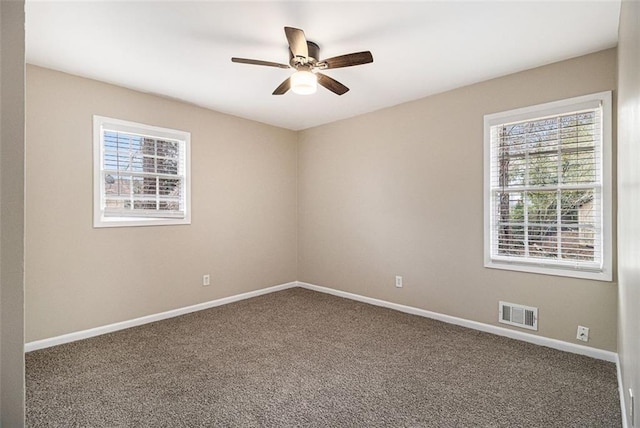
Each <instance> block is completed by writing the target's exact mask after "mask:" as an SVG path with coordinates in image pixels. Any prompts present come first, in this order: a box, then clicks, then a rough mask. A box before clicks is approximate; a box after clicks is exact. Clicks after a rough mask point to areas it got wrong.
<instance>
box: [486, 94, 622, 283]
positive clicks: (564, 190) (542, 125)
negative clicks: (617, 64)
mask: <svg viewBox="0 0 640 428" xmlns="http://www.w3.org/2000/svg"><path fill="white" fill-rule="evenodd" d="M484 133H485V136H484V139H485V160H484V164H485V165H484V167H485V178H484V188H485V266H486V267H490V268H499V269H509V270H518V271H525V272H535V273H543V274H551V275H561V276H572V277H578V278H589V279H597V280H603V281H611V279H612V265H611V258H612V257H611V256H612V255H611V251H612V230H611V93H610V92H603V93H598V94H593V95H587V96H583V97H577V98H572V99H568V100H563V101H557V102H552V103H548V104H543V105H538V106H533V107H527V108H523V109H518V110H512V111H508V112H502V113H496V114H490V115H487V116H485V118H484Z"/></svg>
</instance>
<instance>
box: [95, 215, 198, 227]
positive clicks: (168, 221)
mask: <svg viewBox="0 0 640 428" xmlns="http://www.w3.org/2000/svg"><path fill="white" fill-rule="evenodd" d="M187 224H191V218H188V217H187V218H153V217H152V218H140V217H99V218H96V219H94V221H93V227H94V229H101V228H105V227H144V226H176V225H187Z"/></svg>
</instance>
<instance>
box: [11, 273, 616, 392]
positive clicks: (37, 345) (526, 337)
mask: <svg viewBox="0 0 640 428" xmlns="http://www.w3.org/2000/svg"><path fill="white" fill-rule="evenodd" d="M293 287H301V288H306V289H308V290H313V291H318V292H321V293H326V294H332V295H334V296H338V297H344V298H346V299H351V300H356V301H359V302H363V303H368V304H371V305H375V306H381V307H385V308H389V309H393V310H396V311H400V312H404V313H408V314H412V315H418V316H422V317H425V318H431V319H435V320H438V321H443V322H446V323H449V324H455V325H459V326H462V327H467V328H471V329H474V330H479V331H484V332H486V333H492V334H496V335H498V336H505V337H509V338H511V339H516V340H522V341H524V342H529V343H533V344H535V345H540V346H547V347H549V348H553V349H558V350H560V351H566V352H571V353H574V354H580V355H586V356H588V357H592V358H596V359H599V360H605V361H609V362H612V363H616V364H617V365H618V370H620V365H619V362H618V354H616V353H615V352H611V351H605V350H602V349H597V348H591V347H588V346H583V345H577V344H573V343H569V342H563V341H561V340H557V339H551V338H548V337H544V336H538V335H534V334H530V333H524V332H520V331H515V330H510V329H507V328H504V327H498V326H494V325H490V324H484V323H481V322H477V321H471V320H467V319H464V318H458V317H454V316H451V315H445V314H441V313H438V312H432V311H427V310H425V309H420V308H416V307H413V306H406V305H401V304H398V303H392V302H388V301H385V300H380V299H375V298H372V297H366V296H362V295H359V294H354V293H348V292H346V291H341V290H336V289H333V288H328V287H322V286H319V285H315V284H310V283H306V282H301V281H293V282H289V283H285V284H280V285H275V286H272V287H267V288H262V289H260V290H255V291H249V292H246V293H241V294H236V295H233V296H229V297H223V298H220V299H216V300H211V301H208V302H204V303H198V304H196V305H191V306H186V307H183V308H178V309H172V310H169V311H166V312H161V313H158V314H153V315H147V316H143V317H140V318H134V319H132V320H127V321H121V322H117V323H114V324H108V325H105V326H101V327H95V328H91V329H88V330H81V331H77V332H73V333H68V334H63V335H61V336H56V337H51V338H48V339H41V340H35V341H32V342H28V343H25V347H24V348H25V352H31V351H36V350H38V349H44V348H49V347H51V346H56V345H62V344H64V343H70V342H75V341H77V340H82V339H88V338H90V337H95V336H99V335H101V334H107V333H112V332H114V331H118V330H124V329H126V328H131V327H136V326H139V325H143V324H148V323H151V322H155V321H161V320H164V319H167V318H173V317H177V316H180V315H185V314H188V313H191V312H196V311H201V310H203V309H209V308H213V307H216V306H221V305H226V304H228V303H233V302H237V301H240V300H245V299H250V298H252V297H257V296H261V295H263V294H268V293H273V292H276V291H281V290H286V289H288V288H293ZM619 382H620V380H619ZM621 394H623V392H621ZM621 403H623V401H622V400H621Z"/></svg>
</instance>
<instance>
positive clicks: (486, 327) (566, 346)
mask: <svg viewBox="0 0 640 428" xmlns="http://www.w3.org/2000/svg"><path fill="white" fill-rule="evenodd" d="M298 286H299V287H302V288H306V289H308V290H313V291H319V292H321V293H327V294H332V295H334V296H338V297H344V298H347V299H351V300H356V301H359V302H363V303H369V304H371V305H375V306H382V307H385V308H389V309H394V310H396V311H400V312H405V313H407V314H412V315H418V316H421V317H425V318H431V319H435V320H438V321H443V322H446V323H449V324H455V325H459V326H462V327H467V328H471V329H474V330H479V331H483V332H486V333H492V334H496V335H498V336H505V337H509V338H511V339H516V340H521V341H523V342H529V343H533V344H535V345H540V346H546V347H549V348H553V349H558V350H560V351H566V352H571V353H573V354H579V355H585V356H588V357H591V358H596V359H598V360H604V361H609V362H612V363H615V362H616V361H617V358H618V354H616V353H615V352H611V351H605V350H603V349H597V348H591V347H589V346H583V345H577V344H573V343H569V342H564V341H562V340H557V339H552V338H549V337H544V336H538V335H535V334H531V333H524V332H520V331H515V330H510V329H507V328H504V327H498V326H494V325H490V324H484V323H481V322H477V321H471V320H467V319H464V318H458V317H454V316H451V315H445V314H441V313H438V312H432V311H427V310H425V309H420V308H415V307H413V306H405V305H401V304H398V303H392V302H387V301H386V300H380V299H374V298H372V297H366V296H361V295H359V294H353V293H348V292H346V291H341V290H336V289H333V288H328V287H322V286H319V285H314V284H309V283H306V282H300V281H298Z"/></svg>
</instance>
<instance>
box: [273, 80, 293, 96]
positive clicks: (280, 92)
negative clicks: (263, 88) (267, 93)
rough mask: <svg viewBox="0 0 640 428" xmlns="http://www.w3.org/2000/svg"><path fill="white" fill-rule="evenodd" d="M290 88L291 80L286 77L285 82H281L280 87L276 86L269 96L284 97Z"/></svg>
mask: <svg viewBox="0 0 640 428" xmlns="http://www.w3.org/2000/svg"><path fill="white" fill-rule="evenodd" d="M290 88H291V78H290V77H288V78H287V80H285V81H284V82H282V83H281V84H280V86H278V87H277V88H276V90H275V91H273V94H271V95H284V94H285V93H286V92H287V91H288V90H289V89H290Z"/></svg>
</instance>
